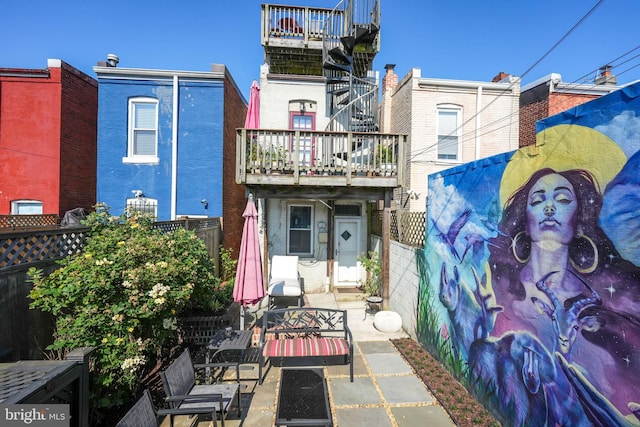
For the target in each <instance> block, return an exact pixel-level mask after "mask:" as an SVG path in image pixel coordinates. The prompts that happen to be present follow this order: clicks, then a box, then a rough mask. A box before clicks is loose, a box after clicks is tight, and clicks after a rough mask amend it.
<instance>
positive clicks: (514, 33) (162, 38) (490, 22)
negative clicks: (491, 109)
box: [0, 0, 640, 99]
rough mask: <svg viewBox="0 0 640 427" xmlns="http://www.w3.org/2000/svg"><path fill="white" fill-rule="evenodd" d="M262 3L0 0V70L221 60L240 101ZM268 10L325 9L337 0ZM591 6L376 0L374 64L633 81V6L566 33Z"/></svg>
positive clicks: (636, 59) (255, 64)
mask: <svg viewBox="0 0 640 427" xmlns="http://www.w3.org/2000/svg"><path fill="white" fill-rule="evenodd" d="M261 3H262V2H260V1H256V0H232V1H221V0H186V1H183V2H176V1H168V0H155V1H148V0H126V1H125V0H114V1H108V2H97V1H87V0H60V1H57V2H52V1H50V0H48V1H43V0H32V1H28V2H18V1H6V2H5V4H4V5H3V6H2V8H0V40H2V42H1V43H0V68H46V65H47V58H57V59H62V60H63V61H65V62H67V63H69V64H71V65H72V66H74V67H76V68H78V69H80V70H81V71H83V72H85V73H87V74H88V75H89V76H92V77H95V73H94V72H93V66H94V65H96V63H97V61H100V60H104V59H106V56H107V54H108V53H115V54H117V55H118V56H119V57H120V64H119V66H120V67H127V68H151V69H166V70H185V71H209V70H210V66H211V64H212V63H220V64H225V65H226V66H227V67H228V69H229V70H230V72H231V75H232V76H233V78H234V80H235V81H236V83H237V84H238V86H239V87H240V89H241V90H242V92H243V94H244V95H245V98H247V99H248V93H249V88H250V86H251V82H252V81H253V80H254V79H255V80H257V79H258V78H259V72H260V64H261V63H262V62H263V50H262V46H261V45H260V10H261V8H260V5H261ZM274 3H275V4H284V5H301V6H312V7H314V6H315V7H330V8H332V7H334V6H335V5H336V4H337V3H338V0H306V1H305V0H298V1H291V0H278V1H275V2H274ZM597 3H598V1H597V0H519V1H508V0H505V1H502V2H487V1H481V0H458V1H432V0H381V5H382V6H381V7H382V24H381V51H380V53H379V54H378V56H376V59H375V62H374V66H375V69H376V70H378V71H379V72H380V74H381V75H383V74H384V66H385V64H396V71H395V72H396V74H398V75H399V76H400V78H402V77H404V76H405V75H406V74H407V73H408V72H409V71H410V70H411V68H420V69H421V70H422V71H421V73H422V76H423V77H433V78H445V79H462V80H477V81H490V80H491V79H492V78H493V77H494V76H495V75H496V74H498V72H500V71H504V72H507V73H510V74H513V75H517V76H521V77H522V83H523V85H524V84H527V83H529V82H531V81H534V80H537V79H539V78H541V77H544V76H546V75H547V74H549V73H559V74H561V75H562V79H563V81H564V82H568V83H571V82H581V81H585V80H592V79H593V78H594V77H595V74H596V71H597V69H598V68H599V67H600V66H602V65H605V64H612V65H614V68H613V70H612V71H613V74H616V75H617V76H618V83H619V84H624V83H629V82H632V81H635V80H640V24H639V23H638V17H640V1H638V0H605V1H604V2H603V3H602V4H601V5H600V6H599V7H598V9H597V10H596V11H595V12H594V13H593V14H591V15H590V16H589V17H588V18H587V19H586V20H585V21H584V22H582V23H581V24H580V25H579V26H578V27H577V28H576V29H575V30H574V31H573V32H571V33H570V34H569V35H567V33H568V32H569V31H570V30H571V28H572V27H574V25H576V24H577V23H578V22H579V21H580V20H581V19H582V18H583V17H584V16H585V15H586V14H587V13H588V12H589V11H590V10H591V9H592V8H593V7H594V6H595V5H596V4H597ZM565 35H567V37H566V38H565V39H564V40H563V41H562V42H561V43H560V44H559V45H558V46H557V47H556V48H555V49H553V51H552V52H550V53H549V54H548V55H546V57H545V58H544V59H543V60H541V61H540V59H541V58H542V57H543V56H545V54H547V52H548V51H549V50H550V49H552V47H553V46H554V45H555V44H556V43H558V42H559V41H560V40H561V39H562V38H563V37H564V36H565ZM636 48H638V49H636ZM634 49H636V50H634ZM618 58H620V59H618ZM538 61H540V62H539V63H538V64H537V65H536V66H535V67H533V68H531V67H532V66H533V65H534V64H536V63H537V62H538ZM625 61H626V62H625Z"/></svg>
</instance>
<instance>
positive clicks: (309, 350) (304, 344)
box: [262, 338, 349, 357]
mask: <svg viewBox="0 0 640 427" xmlns="http://www.w3.org/2000/svg"><path fill="white" fill-rule="evenodd" d="M262 354H263V355H264V356H265V357H305V356H309V357H312V356H343V355H345V354H349V343H348V342H347V341H345V340H344V339H342V338H284V339H273V340H267V342H266V343H265V345H264V348H263V349H262Z"/></svg>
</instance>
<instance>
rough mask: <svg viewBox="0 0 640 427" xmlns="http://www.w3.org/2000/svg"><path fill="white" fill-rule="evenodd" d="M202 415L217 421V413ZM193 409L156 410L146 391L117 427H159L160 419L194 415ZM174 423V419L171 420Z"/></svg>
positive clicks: (208, 411) (205, 410)
mask: <svg viewBox="0 0 640 427" xmlns="http://www.w3.org/2000/svg"><path fill="white" fill-rule="evenodd" d="M201 413H211V415H212V417H213V418H214V419H215V416H216V413H215V410H212V409H203V410H202V412H201ZM193 414H194V411H193V409H188V410H183V409H156V407H155V405H154V404H153V400H152V399H151V393H149V390H145V391H144V393H143V394H142V397H141V398H140V399H138V401H137V402H136V403H135V405H133V406H132V407H131V409H129V411H128V412H127V413H126V414H125V415H124V417H122V418H121V419H120V421H118V424H116V427H159V426H160V417H163V416H170V417H173V416H174V415H193ZM171 421H172V422H173V419H172V420H171Z"/></svg>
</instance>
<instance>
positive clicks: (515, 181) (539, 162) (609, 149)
mask: <svg viewBox="0 0 640 427" xmlns="http://www.w3.org/2000/svg"><path fill="white" fill-rule="evenodd" d="M626 162H627V156H626V155H625V154H624V152H623V151H622V149H621V148H620V147H619V146H618V144H616V143H615V142H614V141H613V140H612V139H611V138H609V137H608V136H606V135H605V134H603V133H601V132H598V131H597V130H595V129H592V128H589V127H586V126H579V125H557V126H553V127H550V128H547V129H545V130H543V131H541V132H538V134H536V144H535V145H530V146H527V147H522V148H520V149H519V150H518V151H516V152H515V153H514V154H513V156H512V157H511V160H509V163H507V166H506V167H505V169H504V172H503V173H502V181H501V182H500V202H501V204H502V206H504V203H505V202H506V201H507V199H508V198H509V196H511V195H512V194H513V193H514V192H515V191H516V190H518V189H519V188H520V187H521V186H523V185H524V183H525V182H527V180H528V179H529V177H530V176H531V175H532V174H533V173H534V172H535V171H537V170H539V169H542V168H551V169H553V170H555V171H557V172H563V171H567V170H570V169H584V170H587V171H589V172H591V174H592V175H593V176H594V177H595V178H596V180H597V181H598V183H599V184H600V191H602V190H604V188H605V187H606V185H607V184H608V183H609V182H610V181H611V180H612V179H613V178H614V177H615V176H616V175H617V174H618V173H619V172H620V170H621V169H622V167H623V166H624V164H625V163H626Z"/></svg>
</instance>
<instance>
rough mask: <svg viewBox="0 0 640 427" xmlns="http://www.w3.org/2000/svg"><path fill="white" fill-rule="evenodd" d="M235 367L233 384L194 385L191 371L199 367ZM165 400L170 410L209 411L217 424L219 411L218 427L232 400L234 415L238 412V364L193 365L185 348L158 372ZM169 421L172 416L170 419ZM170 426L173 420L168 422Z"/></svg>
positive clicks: (240, 411) (193, 372)
mask: <svg viewBox="0 0 640 427" xmlns="http://www.w3.org/2000/svg"><path fill="white" fill-rule="evenodd" d="M229 367H235V369H236V381H235V382H234V383H217V384H202V385H200V384H196V381H195V370H196V369H201V368H211V369H215V368H222V369H225V368H229ZM160 376H161V378H162V385H163V387H164V392H165V394H166V401H167V402H168V403H169V406H170V407H171V409H174V410H175V409H180V410H185V411H188V410H193V411H194V413H197V414H202V413H207V412H202V411H205V410H206V411H213V417H212V419H213V425H214V426H216V425H217V417H216V413H218V414H220V419H221V421H222V426H224V420H225V418H226V416H227V413H228V412H229V408H230V407H231V406H232V404H233V402H234V401H235V402H236V406H237V408H238V417H240V416H241V414H242V408H241V398H240V366H239V363H205V364H197V365H194V364H193V362H192V361H191V354H190V353H189V349H185V351H184V352H183V353H182V354H181V355H180V356H179V357H178V358H177V359H176V360H175V361H174V362H173V363H171V365H170V366H169V367H168V368H167V369H166V370H164V371H162V372H161V373H160ZM171 421H172V422H173V419H171ZM171 426H173V423H171Z"/></svg>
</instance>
